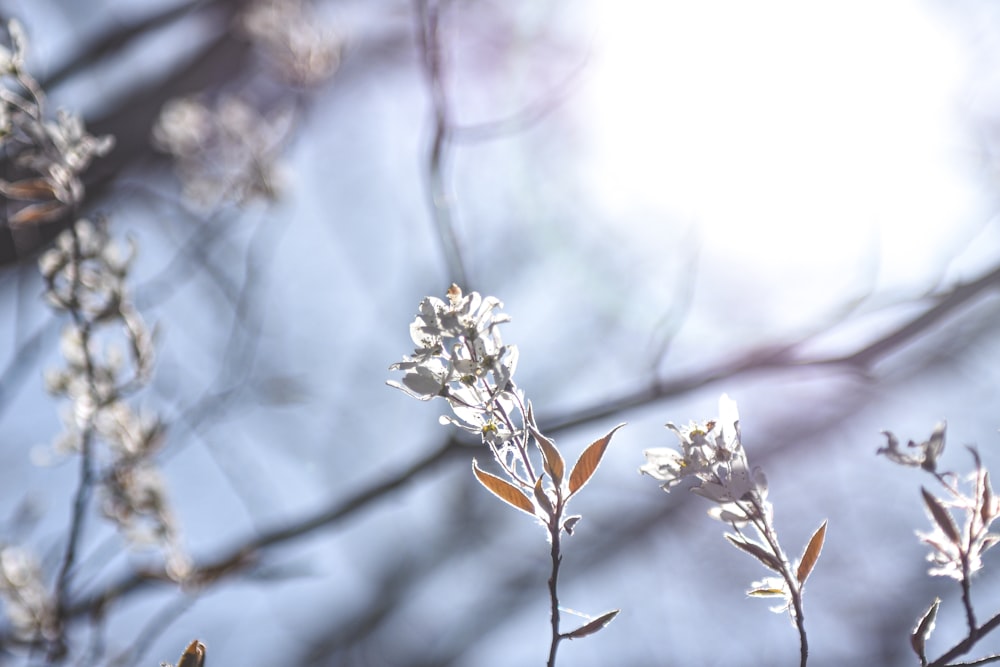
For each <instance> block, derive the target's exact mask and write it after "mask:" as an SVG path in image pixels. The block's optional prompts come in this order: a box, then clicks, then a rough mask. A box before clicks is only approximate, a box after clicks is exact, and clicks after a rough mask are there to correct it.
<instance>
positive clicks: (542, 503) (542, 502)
mask: <svg viewBox="0 0 1000 667" xmlns="http://www.w3.org/2000/svg"><path fill="white" fill-rule="evenodd" d="M534 493H535V500H536V501H537V502H538V506H539V507H541V508H542V510H543V511H544V512H545V514H546V515H548V516H550V517H551V516H552V501H550V500H549V496H548V495H547V494H546V493H545V489H543V488H542V478H541V477H539V478H538V479H537V480H535V488H534Z"/></svg>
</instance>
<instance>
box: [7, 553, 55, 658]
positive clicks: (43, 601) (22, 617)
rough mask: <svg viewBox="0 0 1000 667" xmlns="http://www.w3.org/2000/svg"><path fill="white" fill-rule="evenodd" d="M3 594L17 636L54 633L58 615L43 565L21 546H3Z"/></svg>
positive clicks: (27, 636) (49, 635)
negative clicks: (46, 584)
mask: <svg viewBox="0 0 1000 667" xmlns="http://www.w3.org/2000/svg"><path fill="white" fill-rule="evenodd" d="M0 598H2V599H3V602H4V612H5V613H6V615H7V620H8V622H9V623H10V626H11V629H12V630H13V632H14V636H15V637H17V638H18V639H20V640H22V641H32V640H36V639H39V638H42V637H46V638H47V637H52V636H54V632H55V630H54V628H55V626H56V619H55V614H54V609H53V605H52V600H51V598H50V597H49V594H48V591H47V590H46V588H45V584H44V582H43V581H42V570H41V567H40V566H39V564H38V561H37V560H36V559H35V557H34V556H33V555H32V554H30V553H29V552H28V551H26V550H25V549H22V548H21V547H17V546H12V545H5V546H2V547H0Z"/></svg>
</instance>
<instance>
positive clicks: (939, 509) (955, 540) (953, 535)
mask: <svg viewBox="0 0 1000 667" xmlns="http://www.w3.org/2000/svg"><path fill="white" fill-rule="evenodd" d="M920 493H922V494H923V496H924V504H925V505H927V509H928V510H930V513H931V516H932V517H933V518H934V521H935V523H937V525H938V526H939V527H940V528H941V532H942V533H944V535H945V537H947V538H948V539H949V540H951V542H952V544H954V545H955V546H959V545H960V544H961V542H962V538H961V537H959V534H958V526H956V525H955V520H954V519H952V518H951V513H950V512H948V510H947V509H945V507H944V505H942V504H941V501H940V500H938V499H937V498H935V497H934V496H933V495H931V493H930V491H928V490H927V489H925V488H924V487H920Z"/></svg>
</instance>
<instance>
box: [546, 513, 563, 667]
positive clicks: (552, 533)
mask: <svg viewBox="0 0 1000 667" xmlns="http://www.w3.org/2000/svg"><path fill="white" fill-rule="evenodd" d="M559 504H560V507H557V508H556V511H554V512H553V513H552V516H551V517H549V537H550V538H551V542H552V548H551V550H550V554H551V555H552V574H551V576H549V601H550V603H551V607H552V643H551V644H550V645H549V660H548V662H547V663H545V664H546V666H547V667H555V664H556V651H557V650H558V649H559V642H560V641H561V640H562V635H560V634H559V593H558V586H559V565H560V563H562V554H561V553H560V545H559V536H560V532H561V531H560V529H559V519H558V517H559V515H560V514H561V513H562V512H561V510H562V507H561V505H562V503H561V502H560V503H559Z"/></svg>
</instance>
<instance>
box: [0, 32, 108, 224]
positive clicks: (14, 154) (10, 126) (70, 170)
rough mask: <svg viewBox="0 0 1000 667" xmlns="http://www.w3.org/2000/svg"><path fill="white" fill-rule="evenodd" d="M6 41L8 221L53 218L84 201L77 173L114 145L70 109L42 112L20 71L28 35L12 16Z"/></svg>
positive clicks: (1, 78)
mask: <svg viewBox="0 0 1000 667" xmlns="http://www.w3.org/2000/svg"><path fill="white" fill-rule="evenodd" d="M6 33H7V40H6V41H7V42H9V45H10V46H9V47H7V46H2V45H0V148H2V149H3V150H4V152H5V153H6V154H7V155H9V156H10V158H11V160H12V162H13V164H14V166H15V167H16V168H17V172H18V177H17V178H16V179H15V180H2V179H0V194H2V195H4V196H5V197H6V198H7V199H8V200H9V201H10V204H11V207H12V209H13V212H12V213H11V214H10V216H9V217H8V223H9V224H10V225H12V226H18V225H27V224H32V223H42V222H47V221H50V220H55V219H57V218H59V217H61V216H63V215H64V214H67V213H69V212H71V211H73V210H75V209H76V207H77V206H78V205H79V204H80V202H82V201H83V195H84V186H83V182H82V181H81V180H80V175H81V174H82V173H83V171H84V170H85V169H86V168H87V167H88V166H89V165H90V162H91V161H92V160H93V158H94V157H96V156H100V155H105V154H106V153H107V152H108V151H110V150H111V148H112V146H113V145H114V140H113V138H112V137H110V136H104V137H94V136H91V135H90V134H88V133H87V132H86V130H85V129H84V126H83V121H82V120H81V119H80V118H79V117H78V116H76V115H74V114H71V113H69V112H65V111H61V112H59V113H58V114H57V115H56V117H55V119H54V120H50V119H46V118H45V109H44V94H43V92H42V90H41V88H40V87H39V85H38V83H37V82H36V81H35V80H34V79H33V78H32V77H31V76H30V75H29V74H28V73H27V72H26V71H25V69H24V61H25V52H26V49H27V39H26V36H25V33H24V30H23V28H22V27H21V25H20V24H19V23H18V22H17V21H16V20H13V19H12V20H11V21H9V22H8V23H7V25H6Z"/></svg>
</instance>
